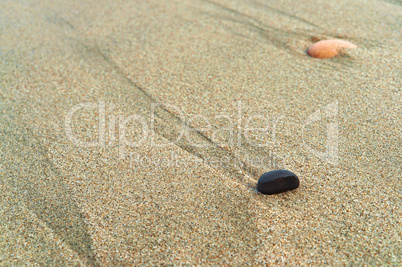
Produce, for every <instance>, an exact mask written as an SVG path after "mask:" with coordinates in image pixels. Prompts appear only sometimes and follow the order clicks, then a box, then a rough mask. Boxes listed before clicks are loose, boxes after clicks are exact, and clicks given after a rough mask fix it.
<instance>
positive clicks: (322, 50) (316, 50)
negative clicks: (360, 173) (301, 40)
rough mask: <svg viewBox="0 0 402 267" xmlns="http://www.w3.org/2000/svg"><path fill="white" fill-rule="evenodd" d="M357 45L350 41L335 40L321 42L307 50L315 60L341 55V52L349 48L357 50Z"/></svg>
mask: <svg viewBox="0 0 402 267" xmlns="http://www.w3.org/2000/svg"><path fill="white" fill-rule="evenodd" d="M356 47H357V45H355V44H352V43H351V42H348V41H343V40H338V39H333V40H323V41H319V42H317V43H315V44H313V45H312V46H310V48H309V49H308V50H307V53H308V54H309V55H310V56H312V57H315V58H332V57H335V56H337V55H338V54H339V52H340V51H342V50H344V49H348V48H356Z"/></svg>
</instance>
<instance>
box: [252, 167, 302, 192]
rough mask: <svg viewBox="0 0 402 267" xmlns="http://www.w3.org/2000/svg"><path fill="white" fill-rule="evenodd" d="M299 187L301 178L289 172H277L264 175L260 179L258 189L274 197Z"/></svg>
mask: <svg viewBox="0 0 402 267" xmlns="http://www.w3.org/2000/svg"><path fill="white" fill-rule="evenodd" d="M298 187H299V178H297V176H296V174H294V173H293V172H290V171H287V170H276V171H270V172H267V173H264V174H263V175H262V176H261V177H260V179H258V184H257V189H258V191H260V192H261V193H263V194H267V195H272V194H278V193H282V192H285V191H288V190H292V189H296V188H298Z"/></svg>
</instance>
